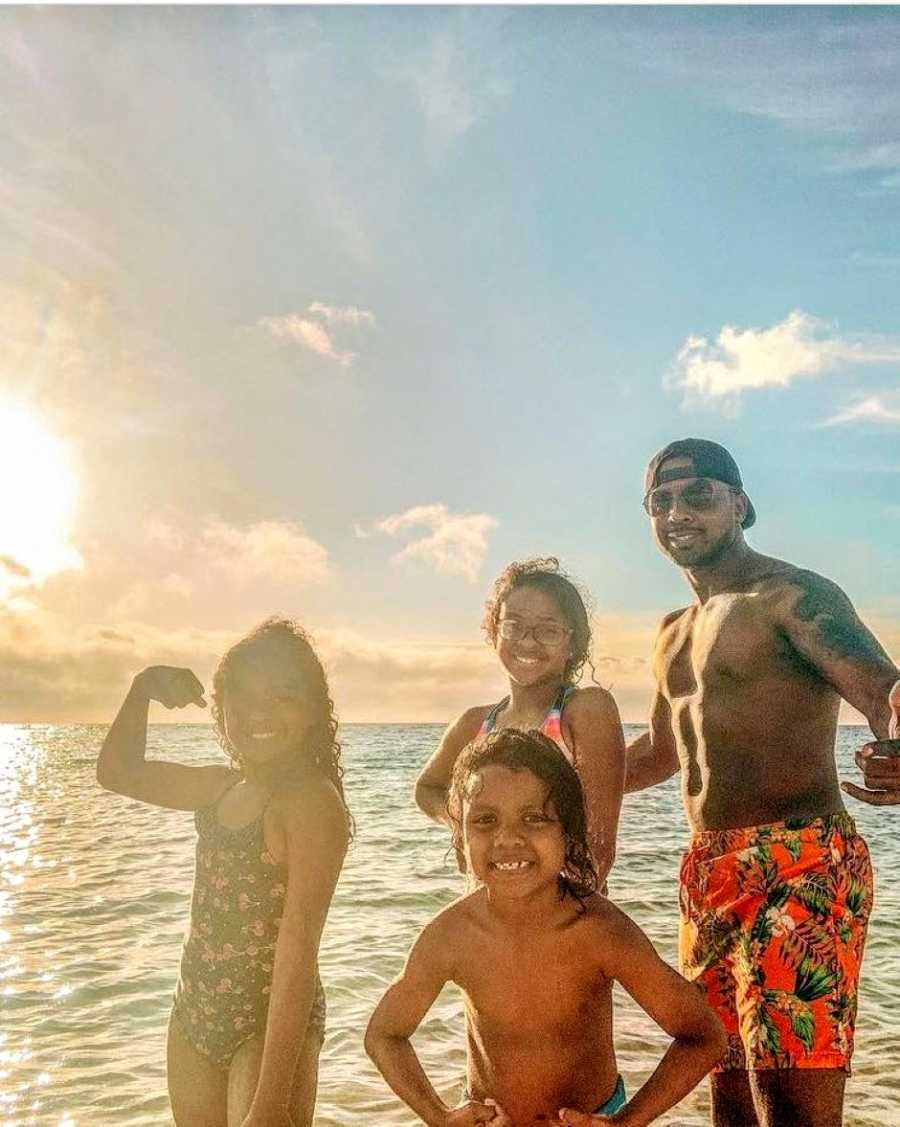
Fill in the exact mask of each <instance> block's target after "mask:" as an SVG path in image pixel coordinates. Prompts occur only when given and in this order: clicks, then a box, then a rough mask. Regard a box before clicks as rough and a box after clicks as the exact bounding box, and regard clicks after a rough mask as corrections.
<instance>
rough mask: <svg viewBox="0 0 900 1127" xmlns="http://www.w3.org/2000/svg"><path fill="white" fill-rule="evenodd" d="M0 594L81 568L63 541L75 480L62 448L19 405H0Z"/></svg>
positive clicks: (77, 557) (69, 524)
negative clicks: (0, 483) (0, 485)
mask: <svg viewBox="0 0 900 1127" xmlns="http://www.w3.org/2000/svg"><path fill="white" fill-rule="evenodd" d="M0 482H2V488H0V594H2V593H7V594H8V593H9V592H10V591H12V590H15V589H16V588H17V587H21V586H25V585H29V584H33V583H42V582H43V581H44V580H45V579H46V578H47V577H48V576H50V575H53V574H55V573H56V572H59V571H69V570H72V569H74V568H80V567H81V566H82V560H81V556H80V555H79V554H78V552H77V551H76V549H75V548H74V547H73V546H72V545H71V544H70V543H69V535H70V533H71V529H72V521H73V519H74V515H75V503H76V501H77V499H78V483H77V481H76V479H75V474H74V473H73V471H72V469H71V466H70V465H69V460H68V457H67V453H66V448H65V446H64V445H63V444H62V442H60V441H59V439H57V438H55V437H54V436H53V435H52V434H50V433H49V432H48V431H47V430H45V429H44V427H43V426H42V425H41V423H40V422H39V420H38V419H37V418H36V416H35V415H34V414H33V412H32V411H30V410H29V409H27V408H26V407H23V406H21V405H19V404H9V403H0Z"/></svg>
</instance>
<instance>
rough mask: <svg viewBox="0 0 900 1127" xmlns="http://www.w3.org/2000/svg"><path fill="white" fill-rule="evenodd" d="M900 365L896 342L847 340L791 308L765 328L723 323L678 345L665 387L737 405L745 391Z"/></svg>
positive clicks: (899, 347)
mask: <svg viewBox="0 0 900 1127" xmlns="http://www.w3.org/2000/svg"><path fill="white" fill-rule="evenodd" d="M897 362H900V343H898V342H895V341H890V340H880V339H875V338H868V339H863V338H861V337H860V338H857V339H851V338H846V337H840V336H837V335H835V334H834V333H833V332H831V331H830V328H829V326H828V324H827V323H826V322H824V321H822V320H820V319H819V318H817V317H813V316H811V315H810V314H809V313H804V312H802V310H794V311H793V312H792V313H789V314H788V316H787V317H786V318H785V319H784V320H783V321H781V322H779V323H778V324H777V325H773V326H772V327H771V328H768V329H752V328H751V329H739V328H736V327H735V326H733V325H724V326H723V327H722V329H721V331H720V332H719V335H718V337H717V338H716V340H715V342H713V343H710V342H709V341H708V340H707V339H706V338H705V337H701V336H690V337H688V339H687V340H686V341H685V343H684V344H683V345H682V347H681V350H680V351H679V353H678V356H677V358H676V360H675V364H674V368H673V371H672V372H671V373H670V375H669V376H668V377H667V379H666V381H665V382H666V384H667V386H670V387H676V388H679V389H681V390H682V391H683V392H684V394H685V399H686V400H691V399H707V400H724V401H726V403H728V404H729V405H731V406H735V405H736V404H737V403H738V402H739V400H740V396H741V394H742V393H743V392H745V391H749V390H756V389H759V388H764V387H788V386H789V385H790V384H792V383H793V382H794V381H795V380H798V379H811V378H815V377H818V376H821V375H824V374H825V373H827V372H834V371H839V370H840V369H844V368H849V367H851V366H864V365H878V364H889V363H897Z"/></svg>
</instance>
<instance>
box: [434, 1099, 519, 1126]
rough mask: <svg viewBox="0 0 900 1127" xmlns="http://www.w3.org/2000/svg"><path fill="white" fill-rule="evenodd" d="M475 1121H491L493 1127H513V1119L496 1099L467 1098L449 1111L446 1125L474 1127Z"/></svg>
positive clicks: (445, 1121)
mask: <svg viewBox="0 0 900 1127" xmlns="http://www.w3.org/2000/svg"><path fill="white" fill-rule="evenodd" d="M475 1123H490V1124H491V1125H492V1127H513V1123H512V1120H511V1119H510V1118H509V1116H508V1115H507V1114H506V1112H505V1111H504V1110H503V1108H501V1107H500V1105H499V1104H498V1103H497V1101H496V1100H485V1101H484V1102H483V1103H481V1102H480V1101H478V1100H467V1101H466V1102H465V1103H464V1104H462V1105H461V1106H460V1107H456V1108H454V1109H453V1111H451V1112H448V1114H447V1118H446V1119H445V1120H444V1127H472V1125H473V1124H475Z"/></svg>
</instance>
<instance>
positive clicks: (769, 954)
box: [679, 814, 873, 1072]
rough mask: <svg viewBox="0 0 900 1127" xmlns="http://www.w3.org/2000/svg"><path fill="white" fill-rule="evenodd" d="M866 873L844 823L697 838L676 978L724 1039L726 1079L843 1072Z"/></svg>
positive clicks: (688, 868) (688, 860)
mask: <svg viewBox="0 0 900 1127" xmlns="http://www.w3.org/2000/svg"><path fill="white" fill-rule="evenodd" d="M872 897H873V882H872V866H871V863H870V861H869V850H868V848H867V846H866V843H865V842H864V841H863V839H862V838H861V837H860V836H859V834H858V833H857V832H856V826H855V825H854V823H853V819H852V818H851V817H850V816H849V815H848V814H833V815H829V816H828V817H825V818H817V819H815V820H812V821H809V820H805V821H796V822H792V821H789V822H777V823H774V824H772V825H767V826H755V827H751V828H749V829H738V830H708V831H704V832H701V833H696V834H694V835H693V837H692V838H691V843H690V847H689V848H688V850H687V852H686V853H685V855H684V858H683V860H682V863H681V887H680V907H681V927H680V931H679V947H680V956H681V970H682V974H684V975H685V977H686V978H688V979H690V980H692V981H696V982H698V983H699V984H701V985H702V986H703V988H704V990H705V991H706V995H707V998H708V1000H709V1003H710V1005H711V1006H712V1007H713V1009H714V1010H715V1011H716V1012H717V1013H718V1014H719V1016H720V1017H721V1019H722V1022H723V1024H724V1026H725V1029H726V1032H727V1033H728V1050H727V1052H726V1054H725V1056H724V1058H723V1059H722V1061H721V1063H720V1064H719V1065H718V1068H717V1071H721V1070H722V1069H732V1068H741V1069H753V1070H756V1069H766V1068H842V1069H844V1070H846V1071H847V1072H849V1071H850V1058H851V1056H852V1054H853V1029H854V1021H855V1018H856V999H857V986H858V982H859V969H860V964H861V963H862V956H863V946H864V944H865V938H866V927H867V925H868V922H869V914H870V912H871V910H872Z"/></svg>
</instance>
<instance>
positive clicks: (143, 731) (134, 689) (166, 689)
mask: <svg viewBox="0 0 900 1127" xmlns="http://www.w3.org/2000/svg"><path fill="white" fill-rule="evenodd" d="M151 700H156V701H159V702H160V703H161V704H164V705H165V706H166V708H184V707H185V706H186V705H188V704H196V705H199V706H200V707H201V708H206V701H205V700H204V699H203V686H202V685H201V684H200V682H199V681H198V680H197V678H196V677H195V676H194V674H193V673H192V672H191V671H190V669H176V668H174V667H172V666H168V665H152V666H150V668H149V669H145V670H144V671H143V672H142V673H139V674H138V675H137V676H136V677H135V679H134V681H133V682H132V684H131V688H130V689H129V690H128V693H127V695H126V697H125V700H124V701H123V703H122V707H121V708H120V709H119V714H118V715H117V716H116V718H115V720H114V721H113V722H112V725H111V726H110V729H109V731H108V732H107V733H106V739H105V740H104V741H103V747H102V748H101V749H100V756H99V758H98V759H97V782H99V783H100V785H101V786H102V787H104V788H105V789H106V790H111V791H114V792H115V793H116V794H123V795H125V796H126V797H127V798H136V799H138V800H139V801H141V802H149V803H151V804H152V805H154V806H165V807H168V808H169V809H171V810H197V809H199V808H200V807H202V806H208V805H209V804H210V803H211V802H214V801H215V800H216V799H217V798H218V797H219V795H220V794H221V793H222V791H223V790H224V788H225V787H226V786H227V784H228V782H229V781H230V780H231V779H233V777H234V775H233V772H232V771H231V770H230V769H229V768H227V767H188V766H185V765H183V764H181V763H162V762H159V761H154V760H150V761H148V760H147V759H146V758H145V756H146V753H147V714H148V712H149V710H150V701H151Z"/></svg>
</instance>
